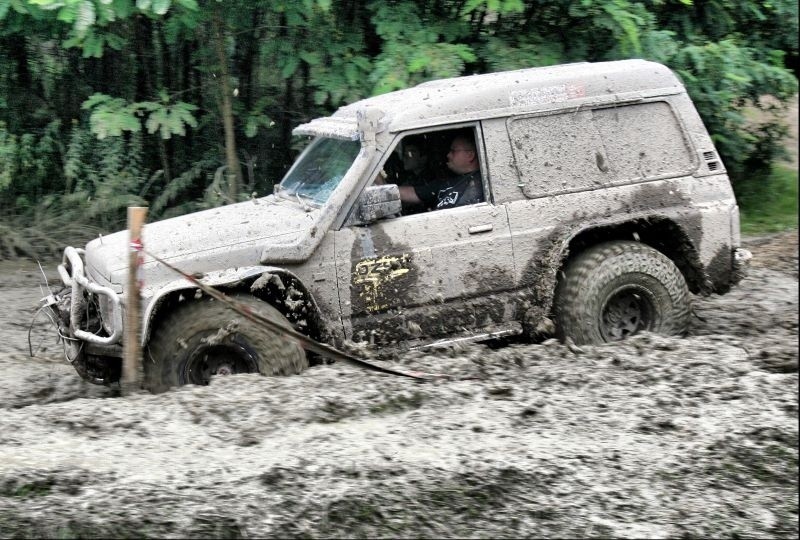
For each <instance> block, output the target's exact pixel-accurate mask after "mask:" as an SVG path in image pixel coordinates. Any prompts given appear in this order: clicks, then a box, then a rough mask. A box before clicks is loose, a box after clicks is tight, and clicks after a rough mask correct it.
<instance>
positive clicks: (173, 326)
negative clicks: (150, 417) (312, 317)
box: [144, 295, 308, 392]
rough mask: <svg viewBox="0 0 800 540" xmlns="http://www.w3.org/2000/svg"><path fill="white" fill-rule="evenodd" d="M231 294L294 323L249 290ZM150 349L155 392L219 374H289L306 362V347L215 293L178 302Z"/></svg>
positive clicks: (149, 377) (148, 371) (148, 365)
mask: <svg viewBox="0 0 800 540" xmlns="http://www.w3.org/2000/svg"><path fill="white" fill-rule="evenodd" d="M233 298H234V299H235V300H236V301H237V302H240V303H243V304H246V305H247V306H249V307H250V309H252V310H253V311H254V312H256V313H258V314H260V315H262V316H264V317H267V318H269V319H271V320H273V321H275V322H277V323H278V324H280V325H282V326H285V327H287V328H291V326H290V323H289V321H287V320H286V318H285V317H284V316H283V315H281V313H280V312H279V311H278V310H277V309H275V308H274V307H272V306H270V305H269V304H267V303H265V302H262V301H260V300H258V299H257V298H254V297H252V296H249V295H235V296H234V297H233ZM147 352H148V354H147V359H146V360H145V370H144V371H145V384H146V386H147V388H148V389H149V390H150V391H151V392H163V391H165V390H167V389H169V388H170V387H172V386H181V385H184V384H196V385H206V384H208V383H209V381H210V379H211V377H212V376H215V375H235V374H238V373H261V374H263V375H290V374H294V373H300V372H301V371H303V370H304V369H306V368H307V367H308V360H307V359H306V355H305V351H304V350H303V349H302V347H300V346H299V345H298V344H297V343H295V342H293V341H291V340H288V339H286V338H284V337H283V336H281V335H278V334H277V333H275V332H272V331H271V330H267V329H265V328H262V327H261V326H258V325H256V324H255V323H254V322H252V321H250V320H248V319H245V318H244V317H243V316H241V315H240V314H238V313H236V312H235V311H233V310H232V309H230V308H229V307H228V306H226V305H225V304H223V303H221V302H218V301H217V300H214V299H213V298H204V299H202V300H199V301H191V302H187V303H184V304H180V305H179V306H178V307H177V308H176V309H175V310H174V311H173V312H172V313H171V314H170V315H169V316H167V317H166V318H165V319H164V320H163V321H161V323H160V324H159V325H158V327H157V328H155V329H154V330H153V336H152V339H151V340H150V343H149V345H148V347H147Z"/></svg>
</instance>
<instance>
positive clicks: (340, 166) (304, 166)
mask: <svg viewBox="0 0 800 540" xmlns="http://www.w3.org/2000/svg"><path fill="white" fill-rule="evenodd" d="M360 149H361V145H360V143H359V142H358V141H345V140H341V139H329V138H326V137H318V138H316V139H315V140H314V141H313V142H312V143H311V146H309V147H308V149H307V150H306V151H305V152H303V153H302V154H301V155H300V157H299V158H298V161H297V163H295V164H294V166H293V167H292V168H291V169H289V172H288V173H287V174H286V176H285V177H284V178H283V181H281V184H280V192H279V193H280V194H281V195H282V196H286V195H289V196H290V197H295V196H299V197H302V198H304V199H310V200H311V201H313V202H316V203H319V204H323V203H325V201H327V200H328V197H330V194H331V193H332V192H333V190H334V189H336V186H338V185H339V182H340V181H341V180H342V178H343V177H344V175H345V173H347V170H348V169H349V168H350V165H352V164H353V161H354V160H355V159H356V156H357V155H358V152H359V150H360Z"/></svg>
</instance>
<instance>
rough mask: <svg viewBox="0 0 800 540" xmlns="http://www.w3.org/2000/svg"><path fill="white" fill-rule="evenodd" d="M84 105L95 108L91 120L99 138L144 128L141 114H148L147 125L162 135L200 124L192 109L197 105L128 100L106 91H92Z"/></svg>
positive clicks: (179, 133)
mask: <svg viewBox="0 0 800 540" xmlns="http://www.w3.org/2000/svg"><path fill="white" fill-rule="evenodd" d="M82 108H83V109H88V110H91V111H92V114H91V116H90V117H89V123H90V125H91V127H92V133H94V134H95V135H96V136H97V138H98V139H105V138H106V137H119V136H120V135H122V134H123V133H124V132H126V131H130V132H133V133H136V132H138V131H140V130H141V129H142V124H141V121H140V120H139V117H141V116H143V115H144V114H145V113H146V114H147V120H146V121H145V126H146V127H147V132H148V133H150V134H153V133H158V134H159V135H161V138H162V139H169V138H170V137H172V135H186V126H187V125H189V126H192V127H197V120H196V119H195V118H194V116H193V114H192V113H193V112H194V111H196V110H197V106H196V105H192V104H191V103H184V102H177V103H174V104H168V103H163V102H162V103H157V102H155V101H140V102H138V103H127V102H126V101H125V100H124V99H121V98H112V97H111V96H107V95H105V94H93V95H92V96H90V97H89V99H87V100H86V101H84V102H83V105H82Z"/></svg>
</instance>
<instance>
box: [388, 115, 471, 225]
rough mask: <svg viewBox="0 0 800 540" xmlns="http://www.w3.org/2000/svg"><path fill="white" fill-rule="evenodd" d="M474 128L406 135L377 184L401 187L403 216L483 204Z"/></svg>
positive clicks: (396, 147) (395, 149) (398, 144)
mask: <svg viewBox="0 0 800 540" xmlns="http://www.w3.org/2000/svg"><path fill="white" fill-rule="evenodd" d="M476 141H477V138H476V132H475V129H474V128H461V129H447V130H439V131H431V132H427V133H416V134H411V135H405V136H404V137H403V138H402V139H400V141H399V142H398V143H397V145H396V146H395V148H394V151H393V152H392V155H391V156H390V157H389V159H388V160H387V161H386V163H385V164H384V167H383V178H381V179H376V183H381V182H384V183H394V184H397V185H398V186H399V187H400V198H401V200H402V203H403V215H409V214H416V213H419V212H426V211H432V210H444V209H447V208H454V207H458V206H466V205H469V204H476V203H479V202H483V201H484V200H485V197H484V192H483V179H482V175H481V159H480V150H479V145H478V144H477V142H476Z"/></svg>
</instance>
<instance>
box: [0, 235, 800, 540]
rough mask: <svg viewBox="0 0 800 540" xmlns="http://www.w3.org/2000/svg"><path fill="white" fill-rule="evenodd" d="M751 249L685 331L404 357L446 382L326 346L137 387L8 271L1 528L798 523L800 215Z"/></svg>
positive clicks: (599, 528)
mask: <svg viewBox="0 0 800 540" xmlns="http://www.w3.org/2000/svg"><path fill="white" fill-rule="evenodd" d="M748 245H749V247H750V248H751V249H752V250H753V251H754V254H755V257H756V259H755V261H754V262H755V264H754V266H755V267H754V269H753V271H752V273H751V276H750V277H748V278H747V279H746V280H745V281H744V282H743V283H742V284H741V285H740V286H739V287H737V288H736V289H735V290H734V291H732V292H731V293H729V294H728V295H725V296H721V297H710V298H704V299H697V302H696V308H695V311H696V317H695V318H694V320H693V324H692V331H691V335H689V336H688V337H686V338H663V337H658V336H652V335H642V336H638V337H636V338H634V339H631V340H629V341H626V342H623V343H621V344H615V345H606V346H602V347H581V348H576V347H565V346H562V345H560V344H558V343H557V342H554V341H550V342H546V343H544V344H541V345H520V344H518V345H512V346H508V347H505V348H501V349H497V350H492V349H490V348H488V347H485V346H471V347H467V348H463V349H459V350H455V351H449V352H440V353H437V354H421V353H417V354H412V355H407V356H405V357H403V358H401V359H400V362H401V363H402V364H403V365H404V366H406V367H411V368H415V369H420V370H424V371H428V372H438V373H446V374H449V375H451V376H452V377H453V380H450V381H440V382H436V383H426V384H420V383H416V382H413V381H410V380H406V379H401V378H394V377H391V376H387V375H382V374H376V373H368V372H362V371H358V370H357V369H355V368H353V367H350V366H346V365H333V366H322V367H317V368H313V369H310V370H309V371H307V372H306V373H304V374H302V375H300V376H295V377H286V378H266V377H259V376H250V375H244V376H238V377H228V378H220V379H216V380H214V381H213V382H212V384H211V385H210V386H208V387H185V388H182V389H179V390H177V391H174V392H170V393H167V394H161V395H157V396H154V395H136V396H129V397H125V398H110V397H109V396H110V394H109V392H108V390H107V389H104V388H101V387H95V386H92V385H87V384H85V383H82V382H81V381H80V380H79V378H78V376H77V375H76V374H75V373H74V371H73V370H72V368H71V367H70V366H68V365H66V364H65V361H64V360H61V359H59V356H58V352H59V351H58V348H57V346H56V345H55V344H54V342H53V340H52V339H50V342H51V344H50V345H49V348H45V349H44V350H43V351H42V352H41V358H38V359H36V360H31V359H29V358H26V357H25V351H26V350H27V339H26V338H24V336H20V335H19V332H23V333H24V330H22V329H21V328H20V326H19V325H16V324H9V323H12V322H16V321H24V320H27V319H29V316H32V315H33V311H32V306H33V305H34V304H35V301H36V299H37V298H38V296H39V291H38V289H37V288H36V285H35V283H36V281H35V276H28V277H24V276H22V277H20V276H21V275H22V274H24V271H20V272H19V274H20V275H16V274H10V273H9V270H8V269H7V268H1V267H0V301H1V302H2V303H3V305H4V306H5V309H4V310H3V312H2V313H1V314H0V316H2V317H3V319H2V323H3V328H4V329H5V332H6V334H7V335H8V336H9V337H8V338H7V341H6V342H5V344H3V345H0V368H2V373H3V375H2V377H0V410H1V411H2V415H0V536H2V537H6V536H16V537H39V536H45V537H54V536H59V537H87V536H90V537H91V536H115V537H119V536H156V537H185V536H201V537H301V536H302V537H325V538H329V537H348V538H351V537H363V536H367V537H461V538H505V537H519V536H535V537H554V538H555V537H559V538H561V537H618V538H640V537H653V538H664V537H731V538H732V537H743V536H758V537H770V538H782V537H786V538H788V537H795V536H796V534H797V529H798V519H797V511H798V491H797V472H798V471H797V454H798V451H797V433H798V424H797V418H798V412H797V411H798V409H797V407H798V398H797V386H798V372H797V357H798V355H797V346H798V333H797V331H798V325H797V321H798V314H797V313H798V286H797V283H798V282H797V233H796V232H793V233H787V234H782V235H773V236H770V237H764V238H758V239H752V240H750V241H749V242H748ZM36 271H37V272H38V269H37V270H36ZM9 276H11V277H9ZM28 278H30V279H33V280H34V281H33V282H31V281H29V279H28ZM32 283H33V284H32ZM31 302H32V303H31ZM42 324H43V323H42ZM39 331H40V330H39V329H38V327H35V332H34V333H36V332H39ZM41 331H42V332H44V329H43V328H42V329H41ZM43 335H44V334H43ZM101 398H105V399H101Z"/></svg>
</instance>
